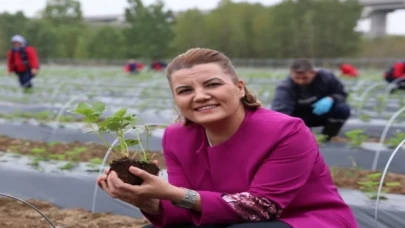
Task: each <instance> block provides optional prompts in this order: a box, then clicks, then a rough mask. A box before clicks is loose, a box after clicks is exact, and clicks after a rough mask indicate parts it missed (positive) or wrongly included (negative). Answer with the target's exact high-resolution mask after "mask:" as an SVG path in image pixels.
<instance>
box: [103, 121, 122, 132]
mask: <svg viewBox="0 0 405 228" xmlns="http://www.w3.org/2000/svg"><path fill="white" fill-rule="evenodd" d="M106 127H107V129H108V130H110V131H118V130H120V129H121V124H120V123H118V122H111V123H108V124H107V126H106Z"/></svg>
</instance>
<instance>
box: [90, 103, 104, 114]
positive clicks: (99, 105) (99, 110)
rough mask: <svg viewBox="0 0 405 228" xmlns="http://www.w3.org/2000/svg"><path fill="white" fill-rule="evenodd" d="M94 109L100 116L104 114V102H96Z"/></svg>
mask: <svg viewBox="0 0 405 228" xmlns="http://www.w3.org/2000/svg"><path fill="white" fill-rule="evenodd" d="M93 109H94V111H95V112H97V113H98V114H101V113H103V112H104V110H105V104H104V103H103V102H96V103H95V104H94V105H93Z"/></svg>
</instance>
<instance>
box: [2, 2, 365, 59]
mask: <svg viewBox="0 0 405 228" xmlns="http://www.w3.org/2000/svg"><path fill="white" fill-rule="evenodd" d="M361 11H362V7H361V6H360V4H359V3H358V1H357V0H345V1H341V0H322V1H319V0H285V1H283V2H281V3H279V4H276V5H272V6H265V5H262V4H252V3H235V2H232V1H231V0H221V1H220V2H219V3H218V5H217V7H216V8H215V9H213V10H210V11H208V12H207V11H200V10H198V9H190V10H187V11H184V12H173V11H171V10H167V9H166V7H165V5H164V3H163V2H162V1H161V0H157V1H156V2H155V3H153V4H151V5H145V4H144V3H143V2H142V0H128V6H127V8H126V9H125V11H124V12H123V13H125V20H126V23H125V24H124V25H122V26H117V25H100V26H94V25H92V24H90V23H86V22H85V21H84V18H83V12H82V9H81V5H80V2H79V1H77V0H48V1H47V4H46V7H45V8H44V9H43V10H41V12H38V14H37V15H36V16H35V17H32V18H28V17H27V16H25V15H24V13H22V12H17V13H15V14H9V13H2V14H0V21H1V23H0V51H1V52H2V53H5V52H6V51H7V50H8V49H9V48H10V37H11V36H12V35H13V34H21V35H23V36H25V37H26V38H27V40H28V41H29V43H30V44H32V45H34V46H35V47H36V48H37V50H38V53H39V55H40V56H41V58H45V59H46V58H48V59H51V58H70V59H127V58H147V59H159V58H169V57H172V56H174V55H176V54H178V53H180V52H183V51H185V50H186V49H188V48H190V47H208V48H214V49H217V50H220V51H223V52H224V53H226V54H227V55H229V56H231V57H233V58H294V57H311V58H323V57H325V58H333V57H345V56H354V55H356V54H358V53H359V51H361V45H362V38H361V34H360V33H358V32H356V31H355V30H354V28H355V27H356V24H357V21H358V20H359V18H360V15H361ZM368 45H369V46H370V44H368Z"/></svg>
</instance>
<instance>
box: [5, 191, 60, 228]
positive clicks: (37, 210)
mask: <svg viewBox="0 0 405 228" xmlns="http://www.w3.org/2000/svg"><path fill="white" fill-rule="evenodd" d="M0 196H5V197H8V198H11V199H14V200H17V201H20V202H22V203H24V204H26V205H28V206H29V207H31V208H32V209H34V210H35V211H36V212H38V213H39V214H40V215H41V216H42V217H43V218H44V219H45V220H46V221H47V222H48V223H49V225H51V227H52V228H56V226H55V225H54V224H53V223H52V222H51V220H49V219H48V217H46V216H45V215H44V214H43V213H42V212H41V211H40V210H39V209H38V208H36V207H35V206H34V205H32V204H30V203H28V202H26V201H24V200H22V199H19V198H17V197H14V196H10V195H7V194H4V193H0Z"/></svg>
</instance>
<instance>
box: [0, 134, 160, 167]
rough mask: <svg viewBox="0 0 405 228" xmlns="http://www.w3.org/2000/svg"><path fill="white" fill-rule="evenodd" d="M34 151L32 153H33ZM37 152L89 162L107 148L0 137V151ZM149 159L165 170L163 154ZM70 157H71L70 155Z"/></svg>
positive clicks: (100, 156)
mask: <svg viewBox="0 0 405 228" xmlns="http://www.w3.org/2000/svg"><path fill="white" fill-rule="evenodd" d="M33 150H34V152H33ZM35 150H36V152H38V150H42V151H44V152H43V154H41V156H42V157H51V158H52V159H57V160H66V159H68V158H69V156H68V154H74V160H78V161H83V162H90V161H91V160H93V159H95V158H98V159H102V158H103V157H104V155H105V154H106V152H107V148H106V146H104V145H100V144H96V143H83V142H73V143H60V142H52V143H47V142H42V141H32V140H26V139H18V138H11V137H8V136H4V135H3V136H0V151H3V152H9V153H16V154H21V155H38V153H35ZM134 152H135V151H130V156H129V157H131V158H132V155H134ZM150 155H151V157H153V159H154V160H157V161H158V165H159V167H160V168H162V169H164V168H166V164H165V161H164V157H163V154H162V153H161V152H159V151H152V152H150ZM70 156H71V155H70ZM119 157H121V156H119V154H118V156H115V157H114V156H110V157H109V158H108V160H107V162H108V163H111V162H112V160H114V159H117V158H119ZM133 158H134V159H139V158H140V156H139V153H137V154H135V155H134V157H133Z"/></svg>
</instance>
